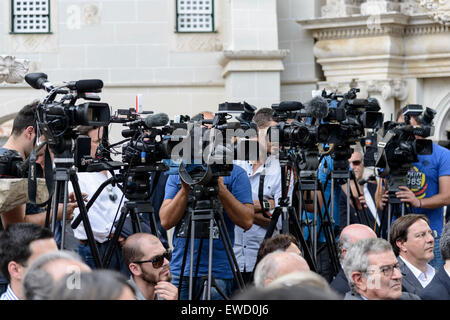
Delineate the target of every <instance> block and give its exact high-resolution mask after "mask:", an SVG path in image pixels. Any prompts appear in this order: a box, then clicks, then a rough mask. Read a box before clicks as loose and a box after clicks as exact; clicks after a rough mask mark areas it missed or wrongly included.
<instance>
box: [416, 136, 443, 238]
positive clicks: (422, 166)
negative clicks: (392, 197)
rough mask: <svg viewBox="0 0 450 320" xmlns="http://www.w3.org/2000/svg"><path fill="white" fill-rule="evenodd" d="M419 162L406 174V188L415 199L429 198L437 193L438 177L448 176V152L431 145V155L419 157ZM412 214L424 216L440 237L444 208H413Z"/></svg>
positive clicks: (436, 145)
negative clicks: (412, 193)
mask: <svg viewBox="0 0 450 320" xmlns="http://www.w3.org/2000/svg"><path fill="white" fill-rule="evenodd" d="M418 159H419V162H416V163H413V167H412V168H411V171H410V172H409V173H408V187H409V188H410V189H411V190H412V191H413V192H414V194H415V195H416V197H417V198H419V199H424V198H430V197H432V196H434V195H436V194H438V193H439V177H442V176H448V175H450V151H449V150H448V149H446V148H444V147H441V146H440V145H438V144H436V143H433V153H432V154H430V155H419V156H418ZM414 213H421V214H425V215H426V216H427V217H428V219H429V220H430V227H431V229H432V230H436V231H437V234H438V235H441V232H442V228H443V223H444V222H443V221H444V208H437V209H422V208H414Z"/></svg>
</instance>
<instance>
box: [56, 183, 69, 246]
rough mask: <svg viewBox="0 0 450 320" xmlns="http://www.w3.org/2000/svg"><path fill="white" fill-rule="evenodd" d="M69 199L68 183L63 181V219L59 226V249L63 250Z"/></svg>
mask: <svg viewBox="0 0 450 320" xmlns="http://www.w3.org/2000/svg"><path fill="white" fill-rule="evenodd" d="M68 199H69V181H64V205H63V219H62V225H61V246H60V249H61V250H64V244H65V239H66V218H67V200H68ZM58 209H59V208H57V209H56V210H55V212H56V213H55V215H56V216H57V215H58Z"/></svg>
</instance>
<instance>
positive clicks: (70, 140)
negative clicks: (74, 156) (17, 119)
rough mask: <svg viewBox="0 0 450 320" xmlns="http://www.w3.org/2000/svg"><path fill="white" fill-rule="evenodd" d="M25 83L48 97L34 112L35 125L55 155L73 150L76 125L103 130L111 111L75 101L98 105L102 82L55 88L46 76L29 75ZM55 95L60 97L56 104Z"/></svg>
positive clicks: (73, 82) (107, 107)
mask: <svg viewBox="0 0 450 320" xmlns="http://www.w3.org/2000/svg"><path fill="white" fill-rule="evenodd" d="M25 81H26V82H27V83H28V84H29V85H30V86H31V87H33V88H35V89H43V90H45V91H47V92H48V93H49V94H48V95H47V97H45V99H44V100H43V101H42V103H40V104H39V105H38V107H37V109H36V121H37V124H38V126H39V129H40V131H41V132H42V133H43V134H44V136H45V138H46V141H47V143H48V145H49V147H50V148H51V149H52V151H53V152H54V153H55V154H62V153H63V152H64V151H73V150H74V149H76V145H75V143H74V141H76V139H77V136H78V134H77V133H76V131H75V130H73V129H74V128H75V127H76V126H78V125H86V126H106V125H108V124H109V118H110V111H109V106H108V104H106V103H98V102H86V103H83V104H79V105H75V102H76V101H77V100H78V99H84V100H93V101H100V97H99V96H98V95H97V94H96V93H98V92H101V89H102V88H103V82H102V81H101V80H97V79H90V80H79V81H70V82H67V83H65V84H64V85H61V86H55V85H53V84H52V83H50V82H49V81H48V80H47V75H46V74H45V73H30V74H27V75H26V76H25ZM57 95H63V97H62V98H61V99H60V100H59V101H56V100H55V99H56V97H57Z"/></svg>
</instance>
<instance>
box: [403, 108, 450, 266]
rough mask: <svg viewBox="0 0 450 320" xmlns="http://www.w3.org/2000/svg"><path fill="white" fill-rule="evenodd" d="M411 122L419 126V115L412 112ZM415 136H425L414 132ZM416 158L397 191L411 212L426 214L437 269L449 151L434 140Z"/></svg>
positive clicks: (449, 194) (448, 200)
mask: <svg viewBox="0 0 450 320" xmlns="http://www.w3.org/2000/svg"><path fill="white" fill-rule="evenodd" d="M397 121H398V122H405V120H404V117H403V110H400V111H399V112H398V114H397ZM410 123H411V125H413V126H420V125H421V123H420V119H419V118H418V117H417V116H414V115H413V116H411V118H410ZM416 139H424V138H422V137H420V136H416ZM418 159H419V161H418V162H415V163H413V165H414V167H413V168H412V169H411V171H410V172H409V173H408V186H409V188H408V187H406V186H400V187H399V188H400V189H401V190H402V191H399V192H397V193H396V196H397V198H399V199H400V200H401V201H402V202H407V203H409V204H410V205H411V206H412V207H413V208H414V213H419V214H425V215H426V216H427V217H428V219H429V220H430V227H431V229H432V230H433V232H434V233H435V245H434V259H433V260H432V261H430V265H431V266H433V267H434V268H435V269H439V268H440V267H442V266H443V265H444V261H443V260H442V257H441V254H440V252H439V239H440V235H441V232H442V229H443V226H444V209H443V208H444V207H445V206H447V205H449V204H450V151H449V150H448V149H446V148H444V147H441V146H440V145H438V144H436V143H433V153H432V154H430V155H418Z"/></svg>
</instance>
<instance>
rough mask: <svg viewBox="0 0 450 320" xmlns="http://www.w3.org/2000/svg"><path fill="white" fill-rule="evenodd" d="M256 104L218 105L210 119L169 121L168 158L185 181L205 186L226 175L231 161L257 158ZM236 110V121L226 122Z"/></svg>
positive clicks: (231, 163) (228, 103) (231, 165)
mask: <svg viewBox="0 0 450 320" xmlns="http://www.w3.org/2000/svg"><path fill="white" fill-rule="evenodd" d="M255 110H256V107H254V106H252V105H250V104H248V103H246V102H243V103H231V102H225V103H221V104H219V108H218V112H217V113H216V114H215V115H214V117H213V119H204V118H203V116H202V117H194V118H193V119H190V120H187V119H186V121H185V122H183V123H172V124H171V126H173V127H172V129H173V130H172V135H171V137H170V138H169V139H170V144H169V146H170V148H169V149H170V151H171V156H172V157H171V159H172V160H173V161H174V162H175V163H178V164H179V174H180V176H181V178H182V179H183V181H185V182H186V183H187V184H190V185H194V184H202V185H206V184H208V183H209V182H211V181H212V179H213V178H217V177H220V176H229V175H230V174H231V171H232V170H233V161H234V160H252V159H254V160H256V159H257V157H258V144H257V141H256V140H253V139H254V138H256V136H257V130H256V129H257V127H256V124H255V123H254V122H253V121H252V119H253V115H254V113H255ZM233 113H239V115H238V116H236V117H235V118H236V119H237V120H238V121H237V122H236V121H229V120H230V119H231V118H232V114H233Z"/></svg>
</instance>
